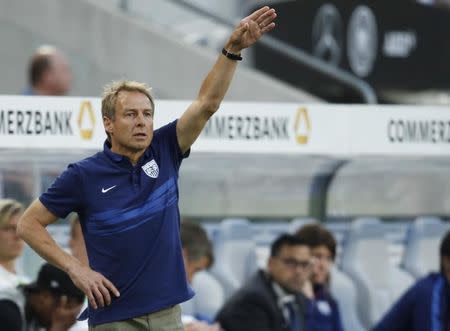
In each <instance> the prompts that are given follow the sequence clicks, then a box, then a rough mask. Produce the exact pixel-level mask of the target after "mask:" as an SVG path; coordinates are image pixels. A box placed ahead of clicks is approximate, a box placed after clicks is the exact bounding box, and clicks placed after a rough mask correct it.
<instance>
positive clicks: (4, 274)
mask: <svg viewBox="0 0 450 331" xmlns="http://www.w3.org/2000/svg"><path fill="white" fill-rule="evenodd" d="M22 212H23V206H22V204H21V203H19V202H18V201H16V200H12V199H0V288H10V289H12V290H14V289H16V287H17V286H18V285H20V284H22V283H26V282H27V279H26V277H24V276H21V275H20V274H19V273H18V272H17V269H16V262H17V259H18V258H19V257H20V255H21V254H22V252H23V247H24V244H23V240H22V239H21V238H20V237H19V236H18V235H17V234H16V227H17V222H18V221H19V218H20V216H21V215H22Z"/></svg>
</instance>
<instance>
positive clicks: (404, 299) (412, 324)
mask: <svg viewBox="0 0 450 331" xmlns="http://www.w3.org/2000/svg"><path fill="white" fill-rule="evenodd" d="M449 307H450V284H449V282H448V281H447V279H446V278H445V276H444V275H443V274H442V273H430V274H429V275H428V276H426V277H424V278H422V279H420V280H419V281H418V282H417V283H416V284H414V285H413V286H412V287H410V288H409V289H408V290H407V291H406V293H405V294H403V295H402V296H401V297H400V299H399V300H398V301H397V302H396V303H395V304H394V305H393V306H392V307H391V308H390V310H389V311H388V312H387V313H386V315H385V316H384V317H383V318H382V319H381V321H379V322H378V324H377V325H376V326H375V327H374V328H373V331H447V330H448V326H447V325H446V324H447V323H448V320H449V318H450V316H449V315H448V314H449V310H448V309H449Z"/></svg>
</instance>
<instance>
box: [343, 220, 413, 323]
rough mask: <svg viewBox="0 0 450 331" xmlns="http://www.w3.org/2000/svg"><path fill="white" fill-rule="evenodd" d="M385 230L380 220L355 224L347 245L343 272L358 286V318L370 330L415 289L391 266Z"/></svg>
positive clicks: (411, 279) (404, 273)
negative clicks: (402, 297)
mask: <svg viewBox="0 0 450 331" xmlns="http://www.w3.org/2000/svg"><path fill="white" fill-rule="evenodd" d="M385 235H386V229H385V228H384V226H383V223H382V222H381V221H380V220H379V219H377V218H360V219H356V220H355V221H353V222H352V224H351V228H350V231H349V234H348V238H347V240H346V241H345V243H344V246H343V251H342V257H341V268H342V270H343V271H344V272H345V273H346V274H347V275H349V276H350V278H351V279H352V281H353V283H354V284H355V286H356V291H357V307H358V316H359V319H360V321H361V322H362V324H363V326H364V328H366V329H370V328H371V327H372V326H373V325H374V324H375V323H376V322H377V321H378V320H379V319H380V318H381V317H382V315H383V314H384V313H385V312H386V311H387V310H388V309H389V308H390V307H391V305H392V304H393V303H394V302H395V301H396V300H397V299H398V297H399V296H400V295H401V294H403V293H404V291H405V290H406V289H407V288H408V287H409V286H411V285H412V283H413V281H414V279H413V278H412V277H411V276H410V275H409V274H408V273H406V272H405V271H402V270H401V269H400V268H398V267H396V266H394V265H393V264H392V263H391V262H390V259H389V257H390V251H389V245H390V243H389V241H388V240H387V239H386V236H385Z"/></svg>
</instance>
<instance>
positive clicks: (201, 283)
mask: <svg viewBox="0 0 450 331" xmlns="http://www.w3.org/2000/svg"><path fill="white" fill-rule="evenodd" d="M192 287H193V289H194V291H195V297H194V298H193V299H194V311H195V315H196V316H201V317H206V319H207V320H209V321H213V320H214V317H215V316H216V313H217V312H218V311H219V309H220V308H221V307H222V305H223V303H224V301H225V293H224V290H223V288H222V285H221V284H220V283H219V281H218V280H217V279H216V278H215V277H214V276H213V275H211V273H209V272H208V271H201V272H199V273H197V274H196V275H195V276H194V279H193V281H192Z"/></svg>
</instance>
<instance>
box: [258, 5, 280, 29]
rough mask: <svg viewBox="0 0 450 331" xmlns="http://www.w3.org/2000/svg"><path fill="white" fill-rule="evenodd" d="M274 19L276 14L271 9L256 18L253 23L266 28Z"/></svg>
mask: <svg viewBox="0 0 450 331" xmlns="http://www.w3.org/2000/svg"><path fill="white" fill-rule="evenodd" d="M276 17H277V13H276V12H275V9H273V8H271V9H270V10H268V11H266V12H265V13H264V14H262V15H261V16H260V17H258V18H257V19H256V20H255V22H256V23H258V24H259V25H261V24H264V26H266V25H268V24H269V23H270V22H272V21H273V20H274V19H275V18H276Z"/></svg>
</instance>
